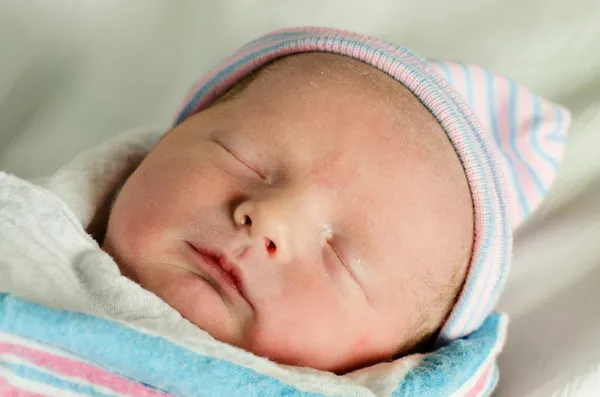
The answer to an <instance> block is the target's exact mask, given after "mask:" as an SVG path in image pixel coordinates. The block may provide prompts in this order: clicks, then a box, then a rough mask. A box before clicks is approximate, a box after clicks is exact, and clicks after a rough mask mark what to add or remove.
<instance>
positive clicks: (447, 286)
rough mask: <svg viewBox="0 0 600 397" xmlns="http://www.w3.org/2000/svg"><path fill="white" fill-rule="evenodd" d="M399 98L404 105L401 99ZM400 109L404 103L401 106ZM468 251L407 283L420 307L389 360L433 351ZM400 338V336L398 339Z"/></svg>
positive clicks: (381, 83) (364, 73)
mask: <svg viewBox="0 0 600 397" xmlns="http://www.w3.org/2000/svg"><path fill="white" fill-rule="evenodd" d="M324 54H326V55H327V56H328V59H327V61H326V62H325V64H324V65H322V66H323V70H324V71H325V72H327V73H330V74H332V75H335V74H337V72H340V73H341V72H348V71H351V72H354V74H355V75H356V76H359V77H360V78H362V79H366V80H367V81H368V82H369V83H371V84H372V85H373V86H374V87H375V88H376V89H378V90H379V91H380V92H381V93H382V95H387V96H391V97H392V98H391V99H395V98H394V97H393V96H394V95H395V93H397V92H399V91H400V90H397V91H394V90H389V86H390V84H389V81H387V80H384V79H381V77H380V76H377V75H376V74H375V73H373V71H372V70H373V67H371V66H369V65H367V64H365V63H363V62H360V61H357V60H354V59H352V58H349V57H345V56H340V55H334V54H327V53H324ZM288 58H290V57H283V58H279V59H276V60H274V61H271V62H269V63H267V64H265V65H263V66H261V67H260V68H258V69H256V70H254V71H253V72H251V73H250V74H248V75H246V76H245V77H243V78H242V79H241V80H239V81H238V82H237V83H236V84H235V85H233V86H232V87H230V88H229V89H228V90H227V91H226V92H225V93H224V94H222V95H221V96H220V97H219V98H217V99H216V100H215V102H213V103H212V104H211V105H210V107H216V106H219V105H222V104H224V103H227V102H230V101H233V100H235V99H237V98H239V97H240V96H241V95H242V94H243V93H244V92H245V91H246V89H247V88H248V87H249V86H250V85H251V84H252V83H253V82H254V81H255V80H256V79H257V78H258V77H259V76H263V75H264V74H269V73H273V72H275V71H276V70H278V69H279V68H280V67H281V66H282V65H284V64H285V62H286V59H288ZM397 87H398V88H404V86H403V85H401V83H398V86H397ZM398 98H400V101H403V99H402V98H401V96H400V95H399V96H398ZM401 105H402V102H400V104H399V105H398V106H401ZM444 139H446V138H444ZM442 171H443V170H441V171H440V172H442ZM465 249H468V250H469V251H468V252H464V255H463V257H465V258H468V259H467V260H462V261H461V262H460V263H452V264H449V265H448V264H443V265H442V266H429V270H428V272H427V273H426V274H425V275H424V276H423V277H422V278H421V279H420V280H419V281H414V280H413V282H411V283H407V284H409V288H412V291H411V293H412V294H413V296H415V297H416V298H417V302H418V305H417V306H418V307H417V310H416V313H415V314H414V315H413V318H412V320H411V322H412V324H411V326H410V327H408V331H407V334H406V335H403V338H402V343H400V344H399V345H398V348H397V350H396V354H395V355H394V356H393V357H390V359H392V358H398V357H402V356H405V355H407V354H412V353H425V352H428V351H431V350H432V348H433V343H434V342H435V339H436V337H437V335H438V333H439V331H440V330H441V326H442V325H443V324H444V322H445V321H446V319H447V318H448V316H449V315H450V312H451V310H452V308H453V307H454V305H455V304H456V302H457V300H458V297H459V294H460V291H461V290H462V287H463V284H464V279H465V276H466V273H467V270H468V265H469V261H470V256H471V255H470V254H471V247H470V245H469V247H468V248H467V247H465ZM444 265H446V266H444ZM404 287H406V286H404ZM401 336H402V335H399V338H400V337H401Z"/></svg>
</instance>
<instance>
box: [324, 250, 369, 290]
mask: <svg viewBox="0 0 600 397" xmlns="http://www.w3.org/2000/svg"><path fill="white" fill-rule="evenodd" d="M327 245H328V246H329V248H330V249H331V251H333V253H334V254H335V256H337V258H338V259H339V261H340V262H341V263H342V265H343V266H344V267H345V268H346V270H347V271H348V273H349V274H350V277H352V279H353V280H354V282H355V283H356V285H358V287H359V288H360V290H361V291H362V293H363V294H364V296H365V299H367V301H368V300H369V298H368V297H367V293H366V291H365V289H364V287H363V285H362V283H361V282H360V280H359V279H358V278H357V277H356V274H354V272H353V271H352V268H351V267H350V266H348V263H347V262H346V261H345V260H344V259H343V258H342V256H341V255H340V254H339V252H338V251H337V250H336V249H335V247H334V246H333V244H332V243H331V240H327Z"/></svg>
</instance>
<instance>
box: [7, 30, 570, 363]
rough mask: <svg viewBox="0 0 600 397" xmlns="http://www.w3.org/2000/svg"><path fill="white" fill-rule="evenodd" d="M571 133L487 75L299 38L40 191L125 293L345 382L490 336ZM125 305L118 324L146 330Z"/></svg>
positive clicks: (237, 64)
mask: <svg viewBox="0 0 600 397" xmlns="http://www.w3.org/2000/svg"><path fill="white" fill-rule="evenodd" d="M567 125H568V115H567V114H566V112H565V111H564V110H562V109H561V108H559V107H557V106H554V105H550V104H548V103H547V102H545V101H543V100H541V99H540V98H539V97H537V96H534V95H532V94H531V93H530V92H528V91H527V90H525V89H524V88H522V87H520V86H518V85H516V84H515V83H514V82H512V81H511V80H508V79H506V78H503V77H500V76H497V75H494V74H492V73H490V72H487V71H486V70H484V69H482V68H478V67H475V66H469V65H461V64H455V63H443V62H429V61H425V60H423V59H421V58H419V57H417V56H416V55H414V54H412V53H410V52H408V51H406V50H404V49H401V48H399V47H395V46H392V45H389V44H387V43H383V42H381V41H378V40H376V39H372V38H367V37H363V36H359V35H355V34H352V33H348V32H343V31H337V30H331V29H323V28H306V29H296V30H294V29H290V30H284V31H279V32H275V33H272V34H269V35H266V36H263V37H262V38H260V39H257V40H255V41H253V42H251V43H249V44H248V45H246V46H245V47H243V48H242V49H240V50H239V51H237V52H236V53H235V54H233V55H232V56H231V57H230V58H228V59H227V60H225V61H224V62H223V63H222V64H221V65H219V66H218V67H217V68H215V69H214V70H213V71H212V72H211V73H209V74H208V75H206V76H205V77H204V78H203V79H202V80H201V81H200V82H199V83H198V84H197V85H196V86H195V87H193V88H192V90H191V92H190V94H189V96H188V98H187V99H186V100H185V102H184V104H183V106H182V108H181V109H180V111H179V112H178V114H177V116H176V120H175V122H174V124H173V127H172V128H170V129H169V130H167V131H166V132H164V131H162V132H161V133H160V134H158V135H156V136H154V137H152V138H148V139H150V142H151V143H150V144H147V145H146V146H144V145H138V144H134V145H129V146H127V145H128V144H127V145H126V144H124V143H122V144H121V143H118V142H120V141H118V139H119V138H118V137H117V138H116V139H117V140H116V141H115V142H117V144H115V143H113V144H112V146H111V145H110V144H109V145H107V146H105V147H104V149H102V150H104V152H103V154H102V155H101V156H96V160H94V161H87V160H85V161H82V160H81V159H80V160H76V161H75V162H74V163H73V164H75V165H73V164H71V165H68V166H67V167H65V168H64V169H63V170H61V171H59V173H57V174H56V175H55V176H53V177H51V178H50V179H49V180H47V181H43V182H40V184H42V186H43V187H44V188H46V189H49V190H51V191H53V192H54V193H56V194H57V195H58V196H59V197H63V199H64V202H65V203H66V205H67V206H68V207H69V208H71V210H72V211H73V212H74V213H75V215H76V216H77V218H78V219H79V220H80V222H81V225H82V226H83V227H84V228H85V229H86V231H87V232H88V233H90V234H91V235H93V237H94V239H95V241H96V243H97V244H98V245H99V247H101V248H102V250H103V251H104V253H106V254H108V255H109V258H110V261H111V263H113V264H114V266H115V269H118V270H115V271H116V272H117V273H120V274H119V277H120V278H119V280H118V283H123V285H125V284H127V285H129V284H131V285H137V286H140V287H142V288H143V289H144V290H146V291H148V292H150V293H152V294H154V295H155V296H157V297H158V298H160V300H161V301H163V302H165V303H166V304H167V305H168V306H169V307H170V308H172V309H174V310H175V311H176V312H177V313H179V314H180V315H181V316H182V317H183V318H185V319H186V320H187V321H189V323H191V324H193V326H195V327H198V328H199V329H201V330H204V331H206V332H207V333H208V334H210V335H211V336H212V337H213V338H215V339H217V340H219V341H221V342H225V343H227V344H229V345H233V346H235V347H238V348H241V349H243V350H246V351H248V352H251V353H254V354H255V355H258V356H262V357H266V358H268V359H269V360H271V361H273V362H276V363H280V364H287V365H292V366H302V367H311V368H314V369H318V370H323V371H330V372H334V373H337V374H344V373H348V372H350V371H353V370H356V369H359V368H365V367H368V366H371V365H374V364H377V363H381V362H389V361H392V360H395V359H399V358H402V357H405V356H408V355H410V354H413V353H428V352H432V351H435V350H436V349H439V348H443V347H444V346H447V345H448V344H449V343H451V342H452V341H454V340H457V339H460V338H464V337H468V335H470V334H471V333H473V332H474V331H476V330H478V329H479V328H480V326H481V325H482V323H483V322H484V321H485V320H486V318H488V316H489V315H490V314H491V313H492V311H493V309H494V305H495V302H496V300H497V298H498V295H499V293H500V290H501V288H502V285H503V282H504V280H505V277H506V273H507V269H508V265H509V263H510V255H511V246H512V237H511V235H512V230H513V229H514V228H516V227H517V226H518V225H520V224H521V223H522V221H523V220H524V219H525V218H526V216H527V215H528V214H529V213H530V212H531V211H533V210H534V209H535V208H536V207H537V206H538V205H539V203H540V202H541V200H542V199H543V197H544V195H545V193H546V191H547V190H548V188H549V187H550V184H551V182H552V180H553V179H554V176H555V172H556V163H557V161H558V160H559V159H560V157H561V155H562V150H563V146H564V144H562V143H560V142H561V141H560V140H559V139H552V137H557V136H564V134H565V131H566V126H567ZM144 139H145V138H144ZM123 142H126V141H123ZM109 149H110V150H109ZM94 150H96V152H97V149H92V152H90V153H93V152H94ZM85 156H87V158H91V157H90V155H89V154H88V155H85ZM85 156H84V157H83V158H84V159H85V158H86V157H85ZM92 157H93V156H92ZM99 157H100V158H102V161H100V162H99V161H98V160H97V158H99ZM107 158H108V159H109V160H106V159H107ZM86 161H87V162H86ZM98 164H101V165H98ZM74 169H76V170H77V172H78V175H79V177H78V178H80V179H77V180H78V181H83V182H81V183H80V184H79V185H77V186H74V184H73V183H72V180H73V178H70V177H69V178H66V177H65V175H71V176H72V175H73V170H74ZM82 175H83V176H82ZM82 178H83V179H82ZM67 180H70V181H71V182H69V183H71V185H69V186H70V187H65V186H67V182H66V181H67ZM67 196H69V197H71V198H69V197H67ZM73 196H76V198H73ZM107 257H108V256H107ZM112 261H114V262H112ZM109 267H110V266H109ZM74 268H75V267H74ZM81 268H83V267H80V268H79V270H77V269H76V270H75V272H76V273H77V272H80V271H81V270H80V269H81ZM122 276H124V277H122ZM77 277H79V278H80V279H81V278H82V277H81V276H77ZM16 278H18V276H14V275H13V280H16ZM132 282H133V283H132ZM134 283H135V284H134ZM17 284H18V282H17V281H13V284H12V285H8V286H6V285H0V286H1V287H2V290H7V291H8V292H15V291H11V290H15V289H18V288H17V287H15V285H17ZM115 285H116V284H115ZM119 285H121V284H119ZM105 288H112V287H105ZM115 288H116V287H115ZM119 288H121V287H119ZM123 288H125V287H123ZM127 288H130V287H127ZM15 293H17V292H15ZM21 295H26V294H24V293H21ZM90 295H93V296H94V297H97V296H98V293H95V294H90ZM114 296H115V297H117V296H123V295H119V294H117V293H114ZM90 299H92V298H90ZM93 299H96V298H93ZM94 305H95V306H94ZM102 305H104V306H102ZM102 305H99V304H97V303H94V304H93V305H92V304H90V305H88V306H89V307H94V308H96V309H97V308H98V307H102V308H104V307H106V305H105V304H102ZM55 306H60V304H55ZM123 307H124V306H119V310H113V311H112V312H111V316H112V317H119V316H121V318H122V319H123V318H132V317H135V315H134V314H132V313H131V310H129V309H127V310H126V309H124V308H123ZM96 309H95V310H96ZM78 310H81V311H86V310H85V309H81V308H78ZM102 310H104V309H102ZM102 310H100V309H97V310H96V312H95V313H96V314H98V313H104V312H102ZM128 310H129V312H128V314H123V313H126V312H127V311H128ZM90 311H93V310H91V309H90ZM115 313H117V314H115ZM494 354H496V353H494ZM492 359H493V357H492Z"/></svg>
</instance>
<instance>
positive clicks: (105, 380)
mask: <svg viewBox="0 0 600 397" xmlns="http://www.w3.org/2000/svg"><path fill="white" fill-rule="evenodd" d="M2 354H4V355H6V354H11V355H15V356H18V357H20V358H22V359H25V360H27V361H29V362H31V363H33V364H35V365H37V366H40V367H44V368H46V369H49V370H51V371H53V372H55V373H56V374H59V375H63V376H69V377H73V378H80V379H83V380H85V381H87V382H88V383H90V384H91V385H92V386H98V387H103V388H107V389H111V390H112V391H115V392H117V393H120V394H125V395H131V396H136V397H137V396H139V397H171V395H170V394H165V393H160V392H157V391H154V390H152V389H150V388H147V387H145V386H142V385H140V384H138V383H135V382H133V381H130V380H127V379H125V378H122V377H120V376H118V375H115V374H112V373H110V372H108V371H105V370H102V369H100V368H98V367H95V366H92V365H88V364H86V363H84V362H81V361H75V360H71V359H68V358H64V357H60V356H57V355H55V354H51V353H46V352H44V351H40V350H36V349H34V348H31V347H25V346H23V345H17V344H13V343H0V355H2Z"/></svg>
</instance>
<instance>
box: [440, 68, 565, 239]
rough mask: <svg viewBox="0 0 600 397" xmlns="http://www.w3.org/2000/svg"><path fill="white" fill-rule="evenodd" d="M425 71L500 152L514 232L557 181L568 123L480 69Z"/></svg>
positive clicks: (556, 109)
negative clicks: (446, 88)
mask: <svg viewBox="0 0 600 397" xmlns="http://www.w3.org/2000/svg"><path fill="white" fill-rule="evenodd" d="M430 66H431V67H432V68H433V69H434V70H435V71H436V72H437V73H438V74H439V75H440V76H441V77H442V78H443V79H444V80H446V82H447V83H449V85H450V86H452V88H454V90H455V91H456V93H457V94H459V95H460V96H461V97H462V99H463V100H464V101H466V102H467V104H468V105H469V107H470V108H471V109H472V110H473V112H474V113H475V115H476V116H477V118H478V119H479V121H480V123H481V124H482V125H483V127H484V130H485V133H486V135H487V138H488V140H489V141H490V144H491V145H492V147H494V148H495V149H497V150H498V151H499V156H498V158H499V159H500V163H501V165H502V168H503V171H504V175H503V176H504V178H505V180H506V191H507V193H508V196H509V201H510V218H511V222H512V226H513V229H516V228H517V227H518V226H519V225H521V224H522V223H523V221H524V220H525V219H526V218H527V216H528V215H529V214H530V213H532V212H533V211H534V210H535V209H536V208H537V207H538V206H539V204H540V203H541V202H542V200H543V198H544V196H545V195H546V193H547V191H548V189H549V188H550V186H551V185H552V183H553V181H554V178H555V177H556V171H557V169H558V165H559V163H560V161H561V159H562V156H563V153H564V150H565V144H566V135H567V130H568V128H569V125H570V123H571V116H570V113H569V111H568V110H566V109H564V108H563V107H561V106H559V105H556V104H554V103H552V102H549V101H547V100H544V99H543V98H541V97H539V96H537V95H535V94H534V93H532V92H531V91H529V90H528V89H527V88H525V87H523V86H521V85H518V84H517V83H516V82H515V81H513V80H511V79H509V78H507V77H504V76H501V75H498V74H494V73H491V72H489V71H487V70H485V69H483V68H481V67H479V66H475V65H466V64H460V63H454V62H440V61H433V62H431V64H430Z"/></svg>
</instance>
